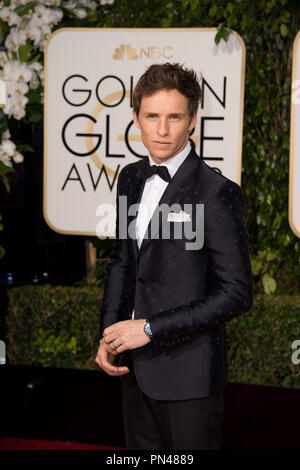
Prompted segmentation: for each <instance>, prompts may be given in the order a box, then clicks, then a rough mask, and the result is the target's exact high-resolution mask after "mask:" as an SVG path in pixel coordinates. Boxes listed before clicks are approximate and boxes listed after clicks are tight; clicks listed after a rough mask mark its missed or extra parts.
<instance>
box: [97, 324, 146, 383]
mask: <svg viewBox="0 0 300 470" xmlns="http://www.w3.org/2000/svg"><path fill="white" fill-rule="evenodd" d="M144 324H145V319H141V320H140V319H139V320H125V321H120V322H117V323H114V324H113V325H111V326H109V327H108V328H105V330H104V332H103V338H102V339H101V341H100V346H99V349H98V353H97V357H96V362H97V364H98V365H99V366H100V367H101V368H102V369H104V371H105V372H107V373H108V374H109V375H113V376H117V375H124V374H128V372H129V368H128V367H126V366H121V367H117V366H113V365H112V363H111V362H112V359H113V357H114V356H116V355H117V354H120V353H122V352H123V351H126V350H128V349H136V348H140V347H141V346H145V345H146V344H147V343H149V342H150V338H149V337H148V336H147V335H146V333H145V332H144Z"/></svg>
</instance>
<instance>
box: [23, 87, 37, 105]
mask: <svg viewBox="0 0 300 470" xmlns="http://www.w3.org/2000/svg"><path fill="white" fill-rule="evenodd" d="M26 96H27V98H28V103H38V104H40V103H41V95H40V92H39V91H38V90H29V91H28V93H26ZM27 106H28V105H27Z"/></svg>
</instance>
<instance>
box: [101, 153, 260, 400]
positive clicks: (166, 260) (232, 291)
mask: <svg viewBox="0 0 300 470" xmlns="http://www.w3.org/2000/svg"><path fill="white" fill-rule="evenodd" d="M141 165H144V161H143V160H141V161H138V162H135V163H131V164H129V165H127V166H125V167H124V168H123V169H122V171H121V173H120V175H119V179H118V187H117V223H116V240H115V243H114V248H113V251H112V255H111V263H110V266H109V270H108V276H107V280H106V285H105V289H104V297H103V302H102V309H101V323H100V338H101V337H102V336H103V330H104V329H105V328H106V327H108V326H110V325H112V324H113V323H116V322H119V321H121V320H128V319H130V318H131V317H132V311H133V309H134V312H135V319H138V318H145V319H147V320H148V321H149V322H150V325H151V330H152V333H153V338H152V340H151V341H150V342H149V343H148V344H147V345H145V346H143V347H140V348H137V349H135V350H133V351H132V354H133V367H134V374H135V376H136V379H137V382H138V384H139V386H140V388H141V390H142V391H143V392H144V393H145V394H146V395H147V396H149V397H151V398H154V399H156V400H169V401H174V400H186V399H193V398H201V397H206V396H210V395H213V394H216V393H218V392H220V391H221V390H222V389H223V387H224V385H225V383H226V330H225V322H226V321H227V320H230V319H232V318H233V317H235V316H237V315H239V314H242V313H244V312H246V311H248V310H249V309H250V307H251V303H252V286H253V282H252V273H251V267H250V260H249V251H248V236H247V228H246V224H245V217H244V198H243V194H242V190H241V188H240V187H239V186H238V185H237V184H236V183H234V182H232V181H230V180H229V179H227V178H225V177H224V176H222V175H220V174H219V173H217V172H216V171H214V170H213V169H212V168H210V167H209V166H207V165H206V164H205V162H204V161H203V160H202V159H201V158H200V157H198V155H197V154H196V153H195V151H194V150H191V152H190V153H189V155H188V156H187V158H186V159H185V160H184V162H183V163H182V165H181V166H180V167H179V169H178V170H177V172H176V173H175V175H174V177H173V178H172V180H171V182H170V183H169V184H168V186H167V187H166V190H165V192H164V193H163V195H162V197H161V199H160V201H159V204H158V206H157V208H156V210H155V212H154V214H153V217H152V220H151V221H152V222H153V220H154V218H155V217H156V216H157V214H158V213H160V216H159V217H158V218H157V217H156V219H155V220H156V223H155V224H153V225H154V229H151V230H150V227H151V221H150V223H149V226H148V233H147V235H146V236H145V238H144V240H143V242H142V244H141V246H140V249H138V245H137V241H136V239H135V238H134V237H133V236H132V233H133V232H134V230H133V229H132V228H133V227H134V223H135V217H136V215H135V214H134V213H133V215H130V216H129V217H128V218H127V217H126V214H124V212H125V211H124V212H123V213H121V214H118V212H119V206H120V197H121V196H126V198H127V205H128V208H129V207H130V206H131V205H133V204H137V203H139V201H140V200H141V196H142V192H143V188H144V185H145V181H144V179H143V177H142V174H141V171H140V169H141ZM124 200H125V199H124V198H123V201H124ZM164 204H167V205H168V206H170V211H169V212H168V211H166V210H165V211H161V212H160V208H161V207H163V205H164ZM174 204H176V206H174V207H175V208H178V207H179V206H180V207H182V210H183V212H185V213H187V212H186V211H185V210H184V207H185V205H187V206H188V207H189V208H191V209H190V214H189V216H188V217H183V218H182V217H181V216H182V213H181V216H180V213H179V214H177V215H176V214H175V217H174V216H171V217H170V215H169V213H170V212H172V210H171V209H172V205H174ZM201 204H202V207H203V208H204V217H202V218H201V217H200V219H201V220H200V222H199V220H196V219H197V212H196V208H197V205H201ZM123 206H124V203H123ZM168 206H167V207H168ZM165 207H166V206H165ZM198 207H201V206H198ZM173 212H180V211H179V210H178V209H177V210H175V211H173ZM124 218H125V219H124ZM121 219H122V221H121ZM198 219H199V217H198ZM124 220H126V227H127V228H128V229H129V227H130V226H131V229H130V233H131V236H130V235H128V236H127V237H125V236H124ZM157 220H159V224H157ZM121 222H122V224H123V228H122V236H120V226H121V225H120V224H121ZM187 223H189V224H192V225H191V226H190V228H191V229H192V230H190V231H189V230H186V227H187V226H186V225H184V224H187ZM175 224H182V227H181V228H182V230H181V234H182V235H181V238H179V236H178V232H179V233H180V230H178V225H176V227H175ZM201 230H202V233H203V243H202V245H201V247H200V246H198V247H197V244H195V245H194V246H195V247H196V249H187V246H188V245H187V243H191V242H192V240H191V233H197V231H199V233H200V231H201ZM124 377H125V376H124Z"/></svg>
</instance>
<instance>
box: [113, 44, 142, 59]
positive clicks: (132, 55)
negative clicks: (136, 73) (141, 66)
mask: <svg viewBox="0 0 300 470" xmlns="http://www.w3.org/2000/svg"><path fill="white" fill-rule="evenodd" d="M125 57H126V58H127V59H128V60H137V59H138V55H137V52H136V49H135V47H131V45H130V44H126V45H125V44H121V46H120V47H116V49H115V53H114V55H113V59H115V60H124V59H125Z"/></svg>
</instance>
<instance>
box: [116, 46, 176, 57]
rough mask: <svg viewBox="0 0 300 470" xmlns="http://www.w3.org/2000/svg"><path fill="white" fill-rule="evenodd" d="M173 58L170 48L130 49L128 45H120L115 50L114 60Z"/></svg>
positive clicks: (148, 47)
mask: <svg viewBox="0 0 300 470" xmlns="http://www.w3.org/2000/svg"><path fill="white" fill-rule="evenodd" d="M172 57H173V48H172V47H171V46H165V47H159V46H147V47H140V48H136V47H132V46H131V45H130V44H121V45H120V46H119V47H116V48H115V51H114V54H113V59H114V60H126V59H127V60H137V59H161V58H163V59H171V58H172Z"/></svg>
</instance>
